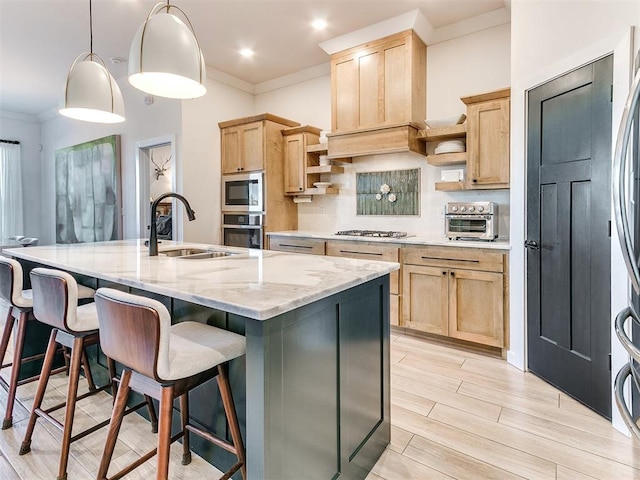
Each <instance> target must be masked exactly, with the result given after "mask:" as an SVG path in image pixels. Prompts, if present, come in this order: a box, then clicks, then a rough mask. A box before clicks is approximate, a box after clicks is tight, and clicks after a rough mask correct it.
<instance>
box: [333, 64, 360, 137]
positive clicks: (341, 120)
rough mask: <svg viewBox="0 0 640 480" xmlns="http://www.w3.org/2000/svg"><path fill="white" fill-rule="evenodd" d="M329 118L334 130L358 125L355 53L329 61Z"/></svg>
mask: <svg viewBox="0 0 640 480" xmlns="http://www.w3.org/2000/svg"><path fill="white" fill-rule="evenodd" d="M331 89H332V95H331V100H332V101H331V119H332V128H331V129H332V130H333V131H334V132H344V131H350V130H355V129H356V128H357V126H358V104H359V102H358V61H357V57H356V56H355V55H351V56H348V57H342V58H339V59H335V60H332V61H331Z"/></svg>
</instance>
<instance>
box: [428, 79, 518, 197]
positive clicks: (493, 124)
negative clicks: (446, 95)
mask: <svg viewBox="0 0 640 480" xmlns="http://www.w3.org/2000/svg"><path fill="white" fill-rule="evenodd" d="M510 95H511V89H510V88H503V89H500V90H496V91H492V92H488V93H483V94H480V95H473V96H469V97H462V98H461V100H462V101H463V102H464V103H465V104H466V105H467V121H466V123H464V124H462V125H452V126H448V127H442V128H431V129H427V130H425V131H424V132H422V134H423V136H422V137H421V138H422V140H423V141H425V142H440V141H443V140H450V139H455V138H460V139H466V144H467V147H466V152H461V153H445V154H439V155H427V162H429V164H431V165H435V166H438V167H442V166H451V165H466V166H467V172H466V179H465V180H464V181H461V182H436V190H440V191H452V190H482V189H502V188H509V165H510V158H509V156H510V147H509V142H510V140H509V123H510V106H511V103H510Z"/></svg>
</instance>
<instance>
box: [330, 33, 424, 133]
mask: <svg viewBox="0 0 640 480" xmlns="http://www.w3.org/2000/svg"><path fill="white" fill-rule="evenodd" d="M426 58H427V57H426V46H425V44H424V43H422V41H421V40H420V39H419V38H418V37H417V36H416V34H415V33H414V32H413V30H407V31H405V32H401V33H398V34H395V35H391V36H389V37H385V38H382V39H379V40H375V41H373V42H369V43H366V44H364V45H360V46H358V47H354V48H351V49H349V50H345V51H342V52H339V53H336V54H334V55H332V56H331V92H332V95H331V129H332V132H333V133H336V132H346V131H352V130H358V129H361V128H368V127H376V126H381V125H393V124H396V123H403V122H418V123H419V122H422V121H424V119H425V113H426V97H425V95H426Z"/></svg>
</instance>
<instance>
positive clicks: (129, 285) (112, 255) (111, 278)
mask: <svg viewBox="0 0 640 480" xmlns="http://www.w3.org/2000/svg"><path fill="white" fill-rule="evenodd" d="M187 247H188V248H187ZM178 248H180V250H177V249H178ZM189 249H190V250H191V251H192V252H193V251H194V250H195V252H197V251H198V249H200V250H205V251H208V252H211V251H213V252H214V253H213V254H212V255H211V256H212V257H213V258H207V255H206V254H205V255H202V254H201V255H200V256H199V255H197V254H196V255H191V256H187V254H188V253H191V252H188V250H189ZM159 250H160V255H159V256H157V257H149V256H148V253H147V248H146V247H144V245H143V244H142V241H141V240H130V241H115V242H102V243H90V244H75V245H55V246H42V247H30V248H28V249H24V248H21V249H11V250H5V254H7V255H11V256H14V257H15V258H17V259H19V260H20V261H21V263H22V264H23V266H24V268H25V269H26V270H29V269H31V268H33V267H35V266H38V265H44V266H49V267H53V268H59V269H62V270H66V271H68V272H70V273H72V274H73V275H74V276H75V277H76V278H77V279H78V281H79V283H82V284H84V285H87V286H90V287H92V288H99V287H103V286H108V287H112V288H119V289H123V290H126V291H129V292H131V293H135V294H141V295H146V296H150V297H153V298H156V299H158V300H160V301H161V302H163V303H164V304H165V305H166V306H167V307H168V308H169V311H170V312H171V313H172V316H173V321H174V322H179V321H183V320H186V319H189V320H195V321H201V322H205V323H208V324H211V325H215V326H218V327H222V328H226V329H228V330H231V331H234V332H236V333H240V334H243V335H245V336H246V340H247V354H246V357H244V358H240V359H236V360H233V361H232V362H231V364H230V367H229V373H230V379H231V387H232V390H233V394H234V400H235V403H236V408H237V410H238V417H239V421H240V423H241V428H242V432H243V437H244V439H245V443H246V447H247V472H248V477H249V479H261V478H265V479H274V480H275V479H278V480H280V479H289V478H290V479H314V478H318V479H331V478H349V479H350V478H364V477H366V475H367V473H368V472H369V470H370V469H371V468H372V467H373V465H374V464H375V462H376V460H377V459H378V457H379V456H380V454H381V453H382V451H383V450H384V448H385V447H386V445H387V444H388V443H389V441H390V420H389V407H390V401H389V274H390V273H391V272H392V271H394V270H396V269H397V268H398V264H396V263H389V262H375V261H366V260H356V259H347V258H333V257H313V256H309V255H297V254H289V253H283V252H272V251H265V250H248V249H239V248H231V247H214V246H210V245H194V244H188V245H186V244H177V243H175V242H163V244H162V245H161V246H160V249H159ZM170 250H173V252H171V251H170ZM163 252H164V253H163ZM215 252H218V253H215ZM181 254H185V255H184V256H172V255H181ZM218 254H220V255H223V256H220V257H215V256H214V255H218ZM26 277H28V276H26ZM190 410H191V411H190V413H191V417H192V418H193V419H194V420H195V421H196V422H198V423H200V424H202V425H204V426H205V427H207V428H209V429H210V430H212V431H214V432H215V433H217V434H218V435H220V436H222V437H227V436H228V432H227V425H226V424H225V422H224V415H223V414H222V405H221V402H220V400H219V397H218V395H217V387H216V385H215V382H208V383H207V384H205V385H203V386H202V387H200V388H199V389H197V390H196V391H194V392H193V394H192V395H191V408H190ZM192 448H193V449H194V450H195V451H196V452H197V453H199V454H200V455H202V456H203V457H204V458H206V459H207V460H209V461H211V462H212V463H213V464H214V465H216V466H218V467H219V468H220V469H221V470H226V468H227V467H228V465H230V464H231V463H233V461H234V459H235V457H233V456H231V455H230V454H228V453H227V452H225V451H223V450H221V449H219V448H218V447H212V446H211V445H210V444H208V443H206V442H203V441H200V442H198V441H197V439H196V438H195V437H194V438H193V439H192Z"/></svg>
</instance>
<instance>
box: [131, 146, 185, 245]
mask: <svg viewBox="0 0 640 480" xmlns="http://www.w3.org/2000/svg"><path fill="white" fill-rule="evenodd" d="M177 165H178V163H177V158H176V148H175V136H174V135H168V136H165V137H157V138H153V139H149V140H145V141H142V142H137V143H136V187H137V192H136V205H137V215H136V217H137V228H138V232H139V235H140V237H141V238H147V237H148V236H149V228H150V226H151V203H153V201H154V200H155V199H156V198H157V197H158V196H160V195H161V194H163V193H167V192H175V191H176V186H177ZM181 224H182V218H181V212H180V210H179V209H176V208H175V205H174V199H167V201H166V202H161V203H160V205H159V206H158V209H157V216H156V227H157V230H158V239H159V240H163V239H164V240H181V239H182V232H181V230H180V225H181Z"/></svg>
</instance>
